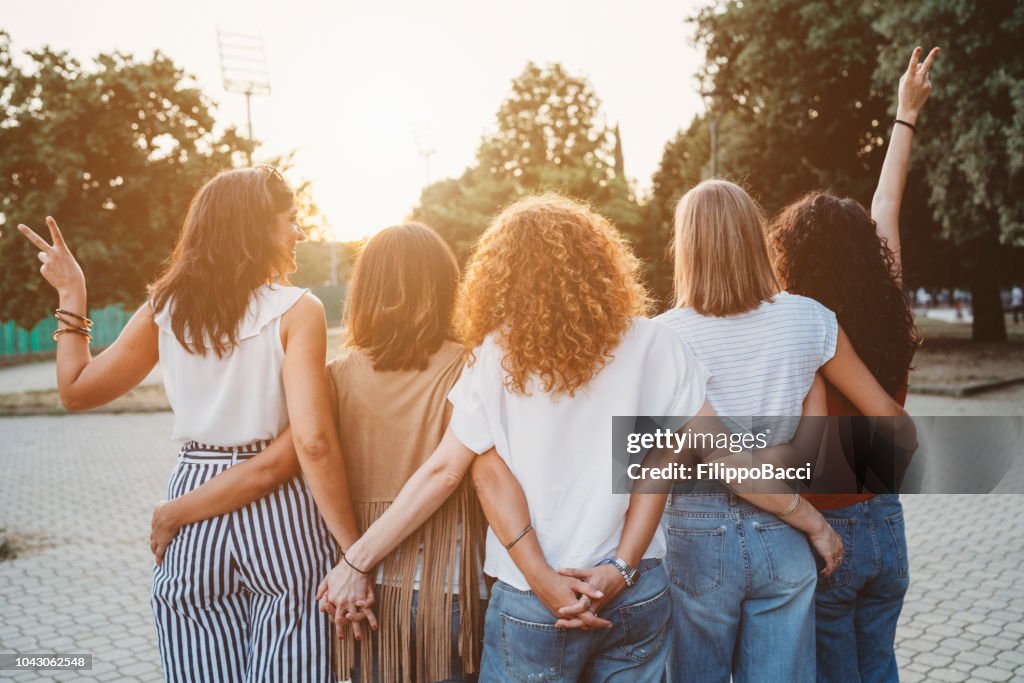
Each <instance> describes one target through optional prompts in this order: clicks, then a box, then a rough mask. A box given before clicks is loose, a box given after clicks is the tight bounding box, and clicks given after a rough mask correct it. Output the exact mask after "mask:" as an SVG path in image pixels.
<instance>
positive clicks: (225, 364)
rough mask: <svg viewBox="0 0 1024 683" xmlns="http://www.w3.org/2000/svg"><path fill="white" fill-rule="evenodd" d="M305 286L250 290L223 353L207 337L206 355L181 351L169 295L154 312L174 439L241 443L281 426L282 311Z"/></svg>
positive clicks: (284, 418) (271, 435)
mask: <svg viewBox="0 0 1024 683" xmlns="http://www.w3.org/2000/svg"><path fill="white" fill-rule="evenodd" d="M307 291H309V290H306V289H302V288H300V287H285V286H282V285H264V286H262V287H260V288H259V289H256V290H254V291H253V294H252V297H251V298H250V300H249V309H248V311H246V314H245V317H244V318H243V319H242V322H241V324H240V325H239V328H238V344H237V345H236V346H235V347H234V348H233V349H232V350H231V351H230V352H229V353H228V355H227V356H225V357H224V358H218V357H217V354H216V353H215V352H214V351H213V349H212V347H210V345H209V344H207V345H206V346H207V349H208V350H207V352H206V354H205V355H197V354H193V353H189V352H188V351H186V350H185V348H184V347H183V346H182V345H181V344H180V343H179V342H178V340H177V338H176V337H175V336H174V331H173V330H172V328H171V310H170V309H171V308H172V306H173V301H172V302H169V303H168V304H167V305H166V306H164V307H163V309H162V310H160V311H157V312H156V313H155V314H154V321H155V322H156V324H157V327H159V329H160V341H159V349H160V368H161V371H162V372H163V377H164V388H165V389H166V391H167V400H168V401H169V402H170V404H171V409H172V410H173V411H174V433H173V438H174V439H175V440H179V441H198V442H199V443H203V444H208V445H211V446H242V445H245V444H248V443H251V442H253V441H258V440H271V439H273V438H275V437H276V436H277V435H278V434H280V433H281V432H282V431H284V429H285V427H287V426H288V411H287V408H286V406H285V400H284V381H283V378H282V375H281V369H282V367H283V365H284V347H283V346H282V345H281V316H282V315H284V313H285V312H286V311H288V309H290V308H291V307H292V306H294V305H295V302H297V301H298V300H299V299H300V298H301V297H302V295H303V294H305V293H306V292H307ZM211 295H212V296H216V295H215V294H213V293H211Z"/></svg>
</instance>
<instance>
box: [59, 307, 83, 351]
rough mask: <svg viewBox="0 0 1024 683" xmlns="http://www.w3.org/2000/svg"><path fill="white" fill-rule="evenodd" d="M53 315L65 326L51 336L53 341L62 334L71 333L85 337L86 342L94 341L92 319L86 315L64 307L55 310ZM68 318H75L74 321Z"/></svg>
mask: <svg viewBox="0 0 1024 683" xmlns="http://www.w3.org/2000/svg"><path fill="white" fill-rule="evenodd" d="M65 316H67V317H65ZM53 317H54V318H56V319H57V320H59V321H60V323H61V324H62V325H64V327H63V328H61V329H59V330H57V331H56V332H54V333H53V336H52V337H51V338H52V339H53V341H57V339H58V338H59V337H60V336H61V335H62V334H68V333H71V334H77V335H81V336H83V337H85V341H86V343H92V321H91V320H89V319H88V318H86V317H85V316H84V315H78V314H77V313H72V312H71V311H65V310H64V309H63V308H58V309H57V310H56V311H54V313H53ZM68 318H74V321H72V320H68Z"/></svg>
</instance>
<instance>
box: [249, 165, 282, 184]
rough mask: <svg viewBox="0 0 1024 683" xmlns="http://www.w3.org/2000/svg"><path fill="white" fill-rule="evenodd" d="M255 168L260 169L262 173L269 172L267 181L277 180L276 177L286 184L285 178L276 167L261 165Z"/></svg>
mask: <svg viewBox="0 0 1024 683" xmlns="http://www.w3.org/2000/svg"><path fill="white" fill-rule="evenodd" d="M255 168H258V169H259V170H261V171H266V172H267V179H268V180H269V179H270V178H275V177H276V178H277V179H278V180H280V181H281V182H282V183H283V182H285V179H284V176H283V175H281V172H280V171H278V170H277V168H275V167H274V166H271V165H270V164H259V165H257V166H256V167H255Z"/></svg>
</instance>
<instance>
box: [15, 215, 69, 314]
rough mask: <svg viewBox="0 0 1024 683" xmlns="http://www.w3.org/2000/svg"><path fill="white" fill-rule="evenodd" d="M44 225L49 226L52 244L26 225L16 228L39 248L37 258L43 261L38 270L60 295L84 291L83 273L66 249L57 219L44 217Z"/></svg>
mask: <svg viewBox="0 0 1024 683" xmlns="http://www.w3.org/2000/svg"><path fill="white" fill-rule="evenodd" d="M46 225H47V226H48V227H49V228H50V236H51V237H52V238H53V244H49V243H48V242H47V241H46V240H44V239H43V238H42V237H40V236H39V235H37V234H36V233H35V231H34V230H32V229H31V228H30V227H28V226H27V225H19V226H18V230H20V231H21V234H22V235H24V236H25V237H27V238H28V240H29V241H30V242H31V243H32V244H34V245H35V246H36V247H38V248H39V260H40V261H42V262H43V265H42V267H40V269H39V272H40V273H42V274H43V277H44V278H46V281H47V282H49V283H50V284H51V285H52V286H53V288H54V289H56V290H57V292H58V293H60V294H61V295H62V296H63V295H67V294H73V293H79V292H83V293H84V292H85V275H84V274H83V273H82V268H81V266H79V265H78V261H76V260H75V257H74V256H73V255H72V253H71V251H70V250H69V249H68V245H67V243H66V242H65V241H64V236H63V235H61V234H60V228H58V227H57V221H55V220H53V218H52V217H51V216H47V217H46Z"/></svg>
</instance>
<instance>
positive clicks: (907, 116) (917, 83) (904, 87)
mask: <svg viewBox="0 0 1024 683" xmlns="http://www.w3.org/2000/svg"><path fill="white" fill-rule="evenodd" d="M938 54H939V48H937V47H933V48H932V50H931V52H929V53H928V56H927V57H925V60H924V62H919V61H918V60H919V59H920V57H921V48H919V47H916V48H914V53H913V54H912V55H910V64H908V65H907V70H906V71H905V72H904V73H903V76H902V77H901V78H900V87H899V99H898V104H897V107H896V118H898V119H901V120H903V121H906V122H907V123H910V124H913V123H915V122H916V121H917V115H918V114H919V113H921V108H922V107H924V103H925V102H926V101H927V100H928V95H929V94H931V91H932V83H931V81H930V80H929V79H928V72H929V71H931V68H932V63H933V62H934V61H935V58H936V57H937V56H938Z"/></svg>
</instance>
